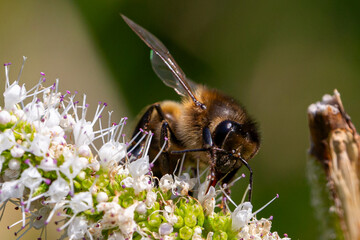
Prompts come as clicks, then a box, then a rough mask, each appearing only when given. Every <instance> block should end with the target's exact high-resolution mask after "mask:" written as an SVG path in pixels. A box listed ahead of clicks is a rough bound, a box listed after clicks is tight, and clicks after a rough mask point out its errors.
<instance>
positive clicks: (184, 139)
mask: <svg viewBox="0 0 360 240" xmlns="http://www.w3.org/2000/svg"><path fill="white" fill-rule="evenodd" d="M121 16H122V18H123V19H124V21H125V22H126V23H127V24H128V25H129V27H130V28H131V29H132V30H133V31H134V32H135V33H136V34H137V35H138V36H139V37H140V39H141V40H143V41H144V42H145V44H146V45H147V46H148V47H149V48H150V49H151V64H152V68H153V70H154V71H155V73H156V74H157V76H158V77H159V78H160V79H161V80H162V81H163V83H165V85H167V86H169V87H171V88H173V89H174V90H175V91H176V93H178V94H179V95H181V96H182V101H181V103H180V102H175V101H161V102H157V103H154V104H151V105H150V106H148V107H147V108H146V109H145V111H144V113H143V115H142V117H141V118H140V120H139V122H138V124H137V125H136V128H135V130H134V134H133V137H135V141H134V143H133V144H137V147H135V145H134V147H133V149H132V150H131V154H132V155H133V156H135V157H136V156H139V155H140V154H141V152H142V150H143V148H144V144H139V141H140V139H141V135H137V133H138V132H139V129H143V130H145V131H151V132H152V133H154V135H153V139H152V141H151V145H150V148H149V157H150V159H153V158H154V157H155V156H157V155H158V153H159V151H161V149H162V152H161V153H160V155H159V156H158V159H157V161H156V162H155V164H154V166H153V168H152V170H153V173H154V175H155V176H158V177H161V176H162V175H164V174H166V173H170V174H171V173H173V172H174V171H175V169H176V167H177V163H178V159H179V154H184V153H186V155H185V160H184V163H185V164H186V165H187V166H193V167H194V166H196V165H197V161H200V163H201V165H202V166H210V175H209V178H210V182H209V186H208V189H209V188H210V186H214V187H215V186H216V185H217V183H218V182H221V183H222V184H228V183H229V182H230V181H231V180H232V179H233V178H234V176H235V175H236V173H237V172H238V170H239V168H240V167H241V166H242V165H245V166H246V167H247V168H248V169H249V172H250V177H249V179H250V180H249V181H250V183H249V192H248V194H249V195H248V197H249V201H250V200H251V193H252V191H251V190H252V184H253V172H252V170H251V168H250V166H249V164H248V161H249V160H250V159H251V158H252V157H254V155H255V154H256V153H257V152H258V150H259V147H260V135H259V132H258V128H257V125H256V124H255V122H254V121H253V120H252V118H251V117H249V116H248V114H247V112H246V110H245V109H244V108H243V107H242V106H241V105H240V104H239V103H237V102H236V101H235V99H234V98H231V97H229V96H227V95H225V94H223V93H221V92H220V91H218V90H216V89H210V88H208V87H206V86H203V85H198V84H195V83H193V82H192V81H190V80H189V79H188V78H187V77H186V76H185V74H184V72H183V71H182V69H181V68H180V67H179V65H178V64H177V63H176V61H175V60H174V58H173V57H172V55H171V54H170V53H169V50H168V49H167V48H166V47H165V45H164V44H163V43H162V42H161V41H160V40H159V39H158V38H156V37H155V36H154V35H153V34H151V33H150V32H148V31H147V30H146V29H144V28H143V27H141V26H139V25H138V24H136V23H135V22H133V21H132V20H130V19H129V18H127V17H126V16H124V15H121ZM136 135H137V137H136Z"/></svg>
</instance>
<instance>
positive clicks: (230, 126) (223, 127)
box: [214, 120, 237, 147]
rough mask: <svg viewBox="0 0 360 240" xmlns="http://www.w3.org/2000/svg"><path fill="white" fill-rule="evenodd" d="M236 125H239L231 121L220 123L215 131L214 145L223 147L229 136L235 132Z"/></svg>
mask: <svg viewBox="0 0 360 240" xmlns="http://www.w3.org/2000/svg"><path fill="white" fill-rule="evenodd" d="M236 124H237V123H235V122H233V121H231V120H225V121H222V122H221V123H219V125H217V127H216V128H215V131H214V143H215V144H216V145H217V146H218V147H221V146H222V145H223V144H224V142H225V140H226V138H227V136H228V134H229V133H230V132H231V131H234V126H235V125H236Z"/></svg>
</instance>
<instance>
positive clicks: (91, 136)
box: [0, 57, 289, 240]
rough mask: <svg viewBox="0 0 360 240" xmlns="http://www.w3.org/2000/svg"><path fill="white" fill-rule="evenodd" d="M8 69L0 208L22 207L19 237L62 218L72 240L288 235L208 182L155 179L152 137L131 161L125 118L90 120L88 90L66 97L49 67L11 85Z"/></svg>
mask: <svg viewBox="0 0 360 240" xmlns="http://www.w3.org/2000/svg"><path fill="white" fill-rule="evenodd" d="M25 60H26V58H25V57H24V62H25ZM9 67H10V64H5V79H6V81H5V82H6V83H5V84H6V86H5V92H4V107H3V108H1V109H0V202H1V207H0V208H1V209H2V210H4V209H5V205H6V204H8V203H11V204H15V205H16V206H17V208H18V209H19V210H21V212H22V219H19V221H18V222H16V223H14V224H13V225H12V226H9V228H13V227H17V228H20V230H19V231H17V234H18V236H19V238H21V237H22V236H23V235H24V234H25V233H26V232H27V231H28V230H29V229H31V228H35V229H40V230H44V229H45V228H46V226H47V225H48V224H51V223H52V219H53V217H54V216H55V215H57V216H60V217H62V218H63V220H62V221H58V222H61V223H62V225H61V226H59V228H58V231H60V232H63V235H62V238H66V237H68V238H69V239H84V238H85V239H144V240H145V239H244V240H245V239H281V237H279V236H278V234H277V233H276V232H273V233H272V232H270V228H271V220H272V217H271V218H269V219H264V218H262V219H260V220H258V219H256V217H255V215H256V214H257V213H258V211H260V210H261V209H262V208H261V209H259V210H258V211H255V212H253V206H252V204H251V203H250V202H242V203H241V204H239V205H236V204H235V203H233V202H232V200H231V198H230V197H229V196H227V195H226V191H225V190H224V189H222V188H221V187H219V188H218V189H215V188H214V187H211V188H210V189H209V190H208V191H207V186H208V184H209V183H208V181H207V180H206V179H205V181H204V182H202V183H201V179H200V177H197V178H191V177H190V175H189V174H188V173H184V174H182V175H178V176H175V175H172V174H166V175H164V176H163V177H162V178H161V179H157V178H156V177H154V176H153V175H152V172H151V166H152V164H151V163H152V161H153V159H149V157H148V154H147V150H146V149H148V147H149V144H150V142H151V138H152V134H151V133H149V134H147V135H146V137H145V139H144V141H145V142H146V145H145V151H144V154H143V155H142V156H141V157H140V158H138V159H134V160H132V161H130V160H129V159H128V155H129V154H128V153H129V152H128V147H127V146H128V145H129V143H127V142H125V135H124V134H123V128H124V126H125V124H126V120H127V119H126V118H122V119H120V120H119V121H118V122H117V123H111V121H110V120H109V124H108V125H103V124H102V122H101V119H102V118H101V115H102V113H103V112H104V109H105V107H106V106H107V104H106V103H99V104H98V106H97V109H96V113H95V115H94V116H93V117H92V118H90V120H89V119H87V118H86V113H87V109H88V105H87V104H86V96H85V95H84V96H83V97H82V100H81V101H77V100H76V93H74V94H72V93H71V92H70V91H66V92H65V93H64V94H62V93H60V92H59V91H58V83H59V81H58V80H56V81H55V83H54V84H52V85H50V86H48V87H45V86H44V85H45V84H44V82H45V74H44V73H40V80H39V82H38V83H37V84H36V85H35V86H34V87H32V88H31V89H30V90H27V89H26V88H25V85H24V84H23V85H21V84H20V83H19V79H17V80H16V81H14V82H11V81H10V79H9ZM109 115H110V116H109V118H110V117H111V114H109ZM95 142H97V143H96V144H95ZM97 146H100V147H97ZM130 151H131V150H130ZM240 178H241V177H240ZM189 191H192V192H193V195H196V196H190V195H189ZM221 196H226V199H228V200H229V201H230V202H231V203H233V204H234V205H235V206H236V208H235V210H234V211H233V212H231V211H230V210H227V211H224V210H223V208H219V207H218V206H219V202H220V201H221V199H222V197H221ZM275 198H276V197H275ZM275 198H274V199H275ZM222 202H223V203H224V204H225V205H223V206H225V207H226V208H227V209H229V208H228V206H227V201H222ZM1 216H2V215H1ZM43 232H44V231H41V233H40V236H39V237H40V238H41V237H42V233H43ZM19 234H20V235H19ZM283 239H289V238H287V236H285V237H284V238H283Z"/></svg>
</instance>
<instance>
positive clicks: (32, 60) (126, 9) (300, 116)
mask: <svg viewBox="0 0 360 240" xmlns="http://www.w3.org/2000/svg"><path fill="white" fill-rule="evenodd" d="M359 7H360V2H359V1H336V0H330V1H309V0H305V1H287V0H278V1H239V0H230V1H219V0H192V1H169V0H158V1H154V0H153V1H140V0H117V1H115V0H103V1H94V0H86V1H85V0H84V1H66V0H62V1H45V0H39V1H25V0H21V1H1V8H0V21H1V25H0V32H1V37H0V61H1V62H2V63H5V62H12V63H13V65H12V70H11V73H12V79H13V80H14V79H15V78H16V77H17V72H18V69H19V68H20V65H21V61H22V56H23V55H26V56H27V57H29V59H28V63H27V64H26V66H25V71H24V75H23V78H22V81H23V82H26V83H27V86H31V85H32V84H34V83H35V82H36V81H37V79H38V78H39V77H40V75H39V72H40V71H43V72H45V73H46V74H47V78H48V80H49V81H50V82H53V81H54V80H55V78H57V77H59V78H60V85H61V89H69V90H79V91H80V92H81V93H86V94H87V97H88V98H87V99H88V102H89V103H90V105H95V104H96V102H97V101H100V100H101V101H107V102H109V103H110V109H112V110H114V115H113V116H114V119H115V118H116V119H119V118H120V117H121V116H129V117H130V122H133V121H135V120H134V118H135V116H136V114H137V113H138V112H139V111H140V110H141V109H142V108H143V107H144V106H146V105H147V104H150V103H153V102H156V101H161V100H164V99H173V100H178V99H179V97H178V96H177V95H176V93H175V92H174V91H173V90H172V89H170V88H167V87H166V86H164V85H163V84H162V82H161V81H160V80H159V79H157V77H156V76H155V74H154V73H153V71H152V69H151V65H150V62H149V49H148V48H147V47H146V46H145V45H144V44H143V43H142V42H141V41H140V40H139V39H138V37H137V36H136V35H135V34H134V33H133V32H132V31H131V30H130V29H129V28H128V27H127V25H126V24H125V23H124V22H123V21H122V19H121V18H120V16H119V13H123V14H125V15H127V16H128V17H129V18H131V19H133V20H134V21H136V22H137V23H139V24H140V25H142V26H143V27H145V28H147V29H148V30H149V31H151V32H152V33H154V34H155V35H156V36H158V37H159V39H161V40H162V41H163V42H164V43H165V45H166V46H167V47H168V49H169V50H170V51H171V53H172V54H173V56H174V57H175V59H176V60H177V62H178V63H179V65H180V66H181V67H182V68H183V70H184V71H185V73H186V74H187V76H189V77H190V78H191V79H193V80H194V81H195V82H197V83H202V84H206V85H208V86H210V87H214V88H218V89H220V90H222V91H223V92H225V93H228V94H229V95H231V96H233V97H235V98H236V99H238V100H239V101H240V102H242V103H243V104H244V105H245V106H246V107H247V109H248V111H249V113H250V114H251V115H252V116H253V117H254V118H256V119H257V121H258V122H259V125H260V128H261V132H262V147H261V150H260V152H259V154H258V155H257V156H256V157H255V158H254V159H253V160H252V161H251V166H252V168H253V169H254V172H255V173H254V174H255V175H254V177H255V180H254V181H255V182H254V184H255V185H254V195H253V204H254V208H255V209H258V208H260V207H261V206H262V205H263V204H265V203H266V202H267V201H269V200H270V199H271V198H272V197H273V196H275V194H276V193H279V194H280V198H279V199H278V200H276V201H275V202H274V203H272V204H271V206H269V207H267V208H266V209H265V210H263V211H262V212H261V213H260V214H259V215H258V216H259V217H269V216H270V215H273V216H274V220H273V228H272V229H273V231H278V232H279V233H280V234H281V235H282V234H284V233H287V234H288V235H289V236H290V237H292V239H318V238H317V236H318V223H317V222H316V220H315V214H314V211H313V209H312V208H311V205H310V201H311V199H310V187H309V184H308V183H307V179H306V160H307V149H308V147H309V134H308V129H307V115H306V109H307V106H308V105H309V104H311V103H313V102H315V101H318V100H319V99H320V98H321V97H322V95H323V94H325V93H331V92H332V91H333V89H334V88H337V89H338V90H339V91H340V93H341V94H342V99H343V102H344V105H345V108H346V109H347V111H348V113H349V114H350V115H351V116H352V119H353V122H354V123H355V125H356V124H357V123H359V121H360V113H359V111H357V109H358V103H359V101H360V95H359V94H358V89H359V87H360V81H359V75H360V68H359V65H360V28H359V22H360V15H359V10H360V8H359ZM1 74H2V77H1V79H3V80H1V81H2V82H4V77H3V76H4V75H3V74H4V71H3V70H1ZM1 85H4V84H1ZM243 171H244V172H245V174H246V173H247V172H246V170H243ZM246 183H247V182H246V181H242V183H239V184H238V185H237V186H236V187H235V188H236V190H234V191H233V192H234V194H233V198H234V199H235V200H236V202H240V200H241V196H242V194H243V190H244V189H245V185H246ZM237 194H238V195H237ZM8 215H12V214H8ZM15 219H19V217H17V218H13V219H11V220H7V222H6V221H5V220H4V221H3V222H2V223H1V226H0V227H1V228H0V229H1V230H0V231H1V233H2V235H3V233H4V236H5V234H9V236H13V232H14V231H15V228H14V230H13V229H11V230H7V229H6V228H5V226H6V225H9V224H11V223H13V222H14V221H15ZM51 232H54V231H51ZM33 236H36V235H33ZM5 238H6V237H5ZM6 239H7V238H6ZM24 239H33V237H32V236H31V235H28V236H26V237H25V238H24Z"/></svg>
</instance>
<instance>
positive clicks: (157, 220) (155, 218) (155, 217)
mask: <svg viewBox="0 0 360 240" xmlns="http://www.w3.org/2000/svg"><path fill="white" fill-rule="evenodd" d="M161 222H162V218H161V216H160V214H157V213H154V214H151V216H150V217H149V225H150V226H151V227H157V228H158V227H159V226H160V224H161Z"/></svg>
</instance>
